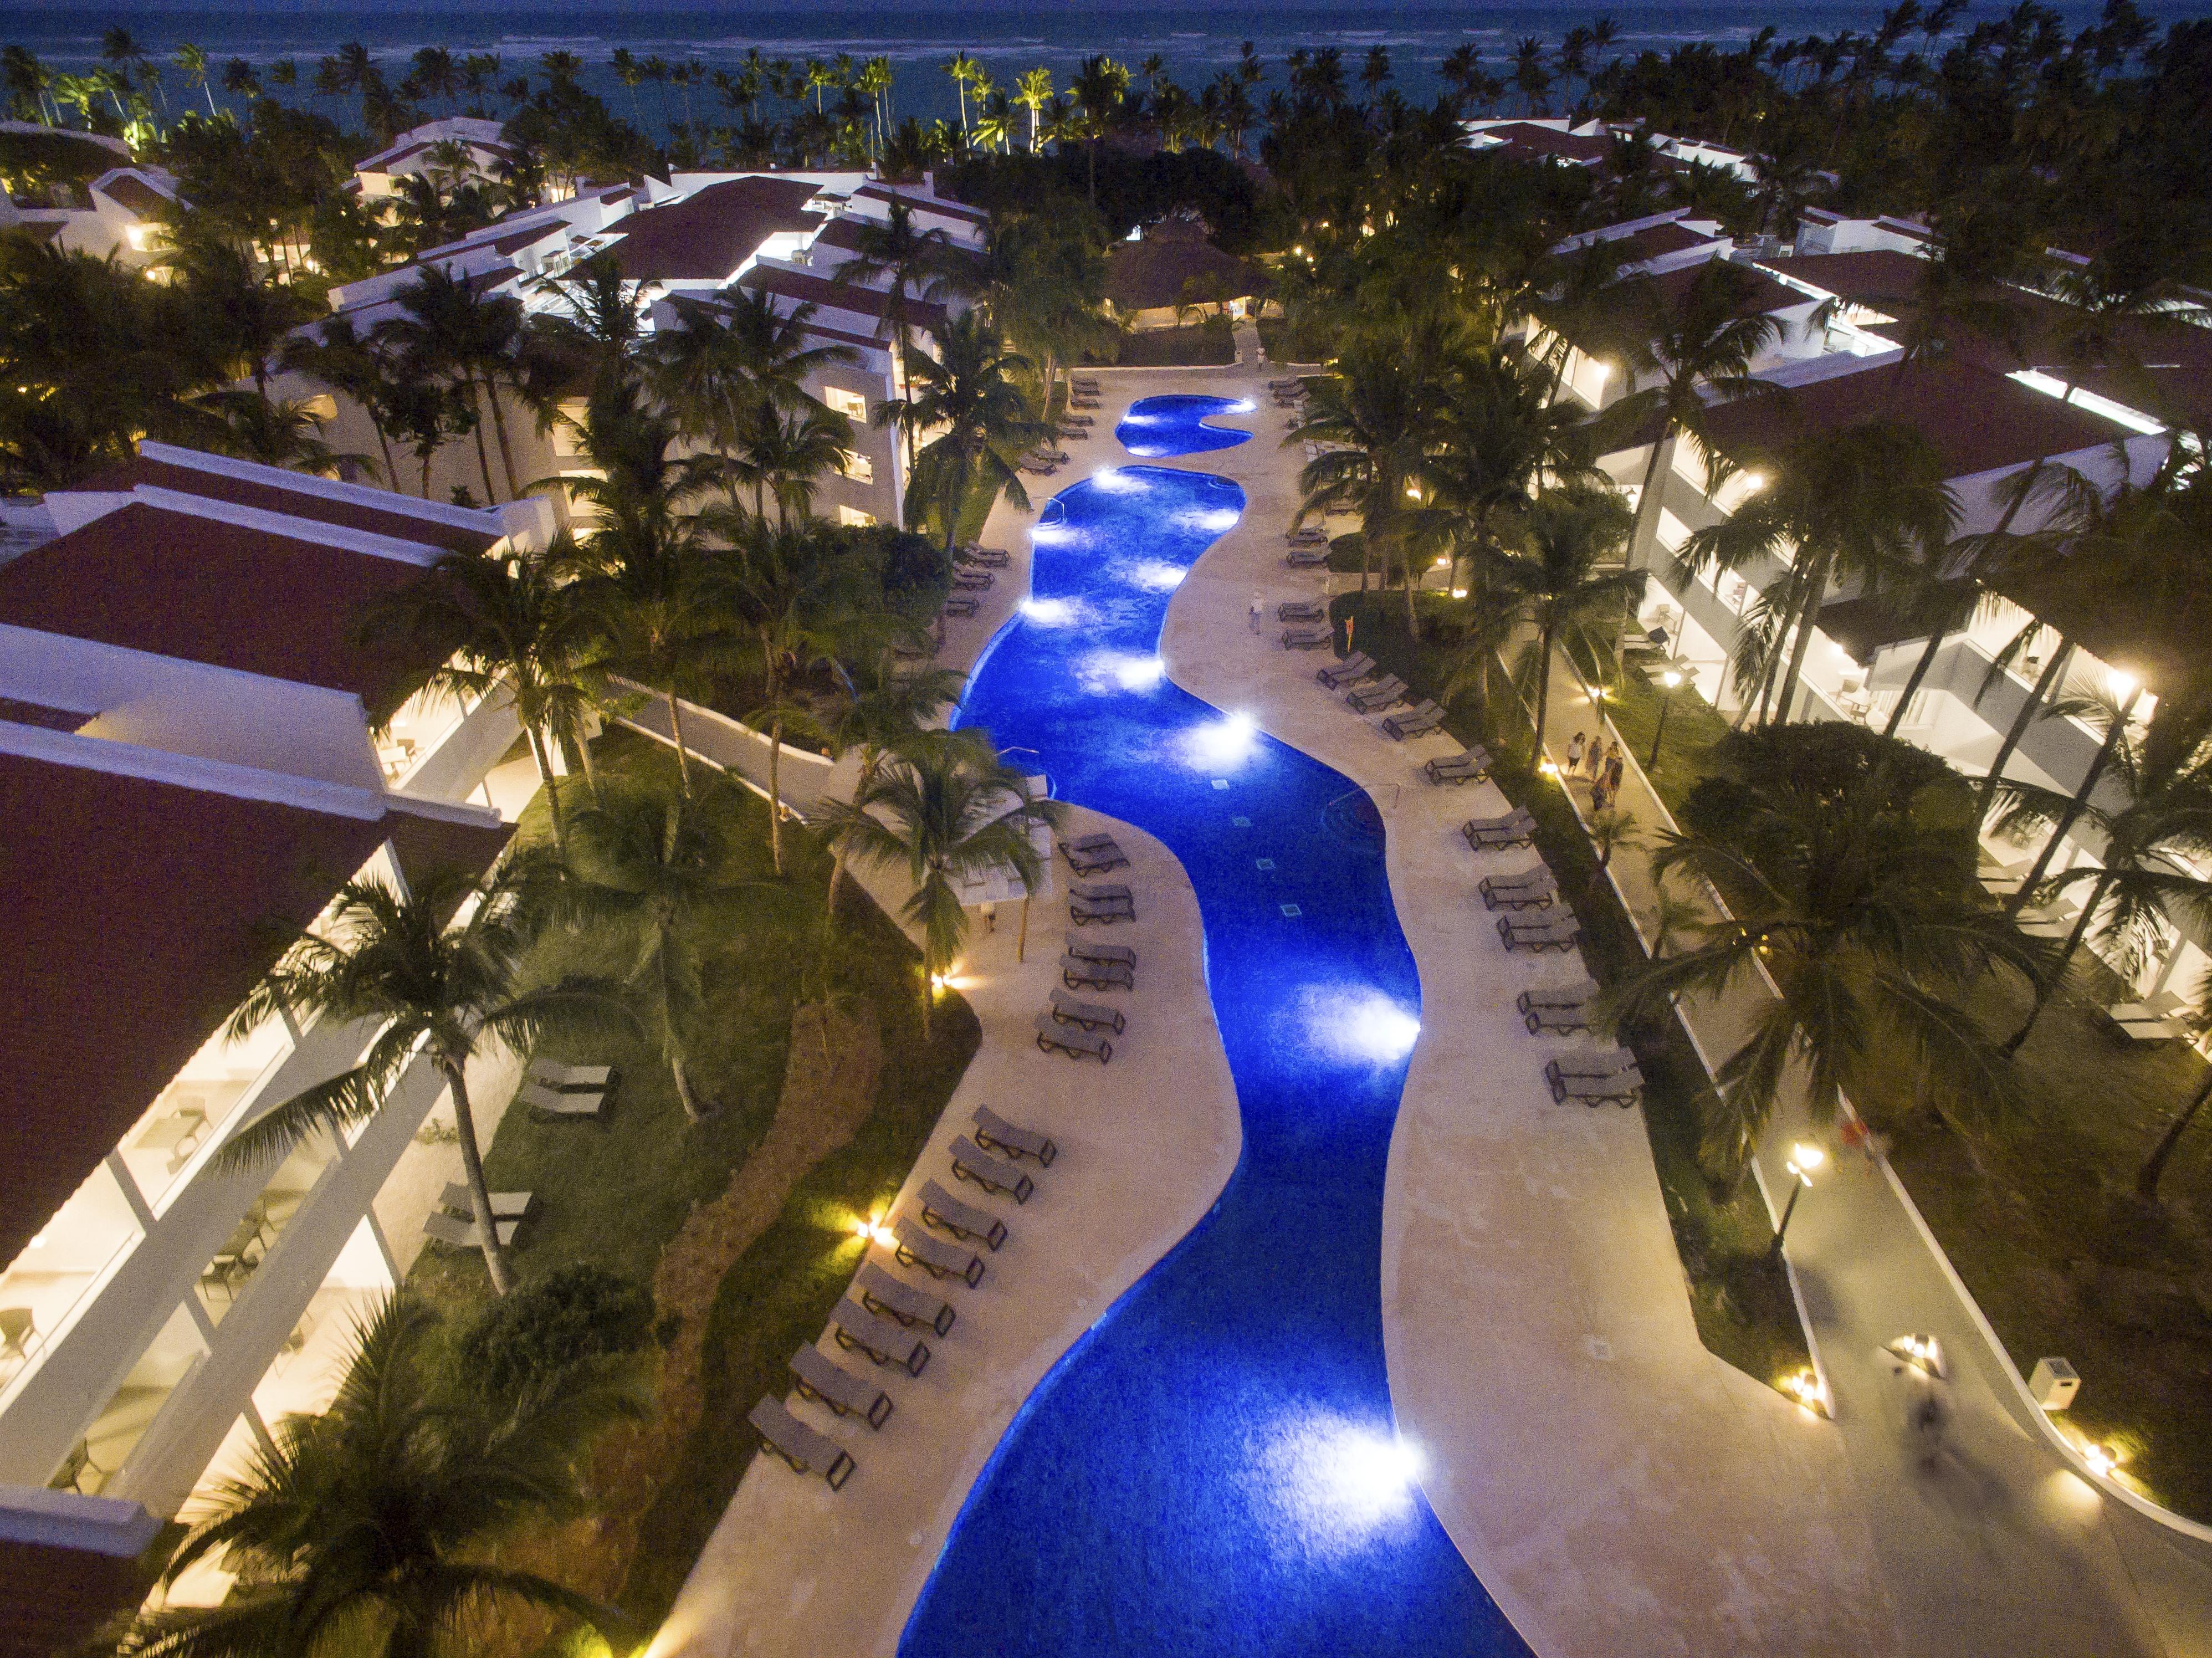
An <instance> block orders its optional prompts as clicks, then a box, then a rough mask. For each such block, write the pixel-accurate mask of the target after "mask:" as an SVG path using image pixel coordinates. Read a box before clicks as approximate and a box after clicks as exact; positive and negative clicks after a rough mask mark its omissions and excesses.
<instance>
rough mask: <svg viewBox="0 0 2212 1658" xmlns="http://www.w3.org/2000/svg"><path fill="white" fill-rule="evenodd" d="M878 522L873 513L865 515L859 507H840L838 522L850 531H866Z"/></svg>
mask: <svg viewBox="0 0 2212 1658" xmlns="http://www.w3.org/2000/svg"><path fill="white" fill-rule="evenodd" d="M875 521H876V515H875V514H874V513H864V512H862V511H861V510H860V508H859V507H839V508H838V509H837V522H838V523H840V524H842V525H844V526H845V527H846V528H847V529H848V530H865V529H866V528H867V527H868V526H869V525H872V524H873V523H874V522H875Z"/></svg>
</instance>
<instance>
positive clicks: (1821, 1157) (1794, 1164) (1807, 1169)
mask: <svg viewBox="0 0 2212 1658" xmlns="http://www.w3.org/2000/svg"><path fill="white" fill-rule="evenodd" d="M1827 1160H1828V1154H1827V1153H1826V1151H1822V1150H1821V1149H1820V1147H1819V1146H1817V1145H1814V1144H1813V1142H1812V1141H1810V1140H1800V1141H1798V1142H1797V1144H1796V1145H1793V1146H1791V1147H1790V1158H1789V1161H1788V1162H1786V1163H1784V1164H1783V1165H1782V1166H1783V1167H1784V1169H1788V1170H1789V1171H1790V1174H1791V1175H1793V1176H1794V1178H1793V1179H1792V1180H1791V1181H1790V1201H1789V1202H1788V1203H1786V1204H1784V1205H1783V1206H1782V1224H1781V1225H1779V1226H1778V1227H1776V1228H1775V1229H1774V1242H1773V1243H1772V1244H1771V1246H1770V1247H1769V1248H1768V1252H1767V1253H1768V1254H1771V1256H1772V1257H1773V1258H1774V1259H1775V1260H1781V1259H1782V1240H1783V1238H1784V1236H1786V1235H1787V1234H1788V1232H1789V1230H1790V1216H1792V1215H1794V1214H1796V1212H1797V1194H1798V1193H1801V1192H1802V1191H1803V1190H1804V1189H1805V1188H1806V1187H1808V1186H1810V1185H1811V1184H1812V1183H1813V1172H1814V1170H1815V1169H1818V1168H1820V1165H1821V1164H1822V1163H1826V1162H1827Z"/></svg>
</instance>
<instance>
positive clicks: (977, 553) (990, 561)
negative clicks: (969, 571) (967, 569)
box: [960, 542, 1014, 570]
mask: <svg viewBox="0 0 2212 1658" xmlns="http://www.w3.org/2000/svg"><path fill="white" fill-rule="evenodd" d="M1013 561H1014V556H1013V555H1012V553H1010V552H1008V551H1007V550H1006V549H1005V548H1003V547H981V546H978V545H976V544H975V543H974V542H970V543H969V544H968V545H966V546H965V547H963V548H962V549H961V550H960V562H962V563H963V564H980V565H981V566H982V567H983V568H985V569H987V570H1003V569H1005V568H1006V566H1008V565H1009V564H1011V563H1012V562H1013Z"/></svg>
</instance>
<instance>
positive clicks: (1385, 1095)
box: [900, 398, 1527, 1658]
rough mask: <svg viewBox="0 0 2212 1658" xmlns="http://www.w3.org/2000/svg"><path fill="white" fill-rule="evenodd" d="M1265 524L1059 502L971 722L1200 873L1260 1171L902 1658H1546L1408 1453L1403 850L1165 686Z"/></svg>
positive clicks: (1140, 1303)
mask: <svg viewBox="0 0 2212 1658" xmlns="http://www.w3.org/2000/svg"><path fill="white" fill-rule="evenodd" d="M1153 404H1166V405H1170V406H1169V407H1165V408H1161V409H1154V408H1153V407H1152V405H1153ZM1198 404H1208V405H1212V406H1211V407H1208V408H1200V407H1198V406H1196V405H1198ZM1228 407H1229V405H1226V404H1225V401H1224V400H1223V399H1219V398H1200V399H1188V398H1174V399H1170V398H1157V399H1146V401H1145V402H1144V403H1140V404H1138V405H1137V406H1136V408H1135V409H1133V410H1132V411H1131V415H1132V420H1131V422H1125V424H1124V429H1127V428H1128V426H1129V425H1130V424H1131V423H1136V429H1137V431H1138V432H1139V433H1141V434H1145V436H1146V439H1147V440H1150V441H1157V442H1165V441H1172V440H1173V439H1174V435H1175V434H1176V432H1177V431H1178V430H1181V431H1182V432H1183V433H1184V434H1185V435H1190V434H1203V437H1202V439H1200V441H1201V442H1202V444H1203V446H1205V447H1208V448H1214V447H1220V446H1223V445H1221V444H1219V443H1218V442H1214V441H1212V440H1213V439H1217V438H1221V437H1225V436H1228V435H1229V434H1225V433H1223V432H1222V431H1220V430H1219V428H1210V427H1205V426H1203V425H1201V424H1200V422H1201V421H1202V420H1203V418H1204V417H1205V416H1206V415H1207V414H1209V413H1214V414H1218V413H1221V412H1225V410H1227V408H1228ZM1140 414H1158V415H1162V416H1166V417H1167V418H1166V419H1164V420H1163V421H1161V422H1158V423H1153V422H1141V423H1138V422H1135V417H1136V416H1139V415H1140ZM1248 435H1249V434H1242V433H1240V434H1235V437H1236V438H1237V439H1238V440H1241V439H1243V438H1244V437H1246V436H1248ZM1243 506H1244V495H1243V490H1242V489H1239V488H1238V487H1237V485H1236V484H1235V483H1232V482H1231V481H1230V480H1229V479H1226V478H1223V477H1214V476H1212V475H1210V474H1207V473H1203V472H1188V471H1176V470H1171V469H1167V468H1161V467H1145V466H1132V467H1121V468H1113V469H1109V470H1107V471H1103V472H1101V473H1099V474H1097V476H1095V477H1092V478H1091V479H1089V480H1088V481H1086V482H1085V483H1078V484H1075V485H1073V487H1071V488H1069V489H1066V490H1064V491H1062V492H1061V493H1060V495H1058V496H1057V497H1056V498H1054V500H1053V501H1051V502H1050V503H1049V504H1048V506H1047V507H1046V508H1045V510H1044V512H1043V513H1042V514H1041V515H1040V517H1039V519H1038V522H1037V525H1036V533H1035V543H1036V556H1035V559H1034V563H1033V571H1032V578H1031V592H1032V596H1031V598H1030V600H1029V602H1028V603H1027V604H1025V606H1024V610H1023V611H1022V613H1020V614H1019V615H1018V616H1016V617H1015V618H1014V619H1013V620H1012V621H1011V622H1010V623H1008V624H1007V626H1006V629H1004V630H1002V631H1001V633H1000V635H999V637H998V638H997V639H996V640H995V641H994V642H993V644H992V647H991V648H990V650H989V651H988V652H987V653H986V655H985V658H984V659H983V660H982V661H981V663H979V664H978V665H977V669H976V672H975V677H974V680H973V682H972V683H971V687H970V689H969V695H968V699H967V701H966V703H965V705H964V708H963V712H962V714H961V720H962V723H963V724H975V725H982V726H988V727H989V728H990V729H991V731H992V732H993V734H994V737H995V738H997V740H998V741H999V743H1000V745H1001V746H1002V747H1005V748H1008V749H1015V748H1031V749H1034V750H1036V751H1037V752H1038V754H1039V755H1041V756H1042V766H1043V768H1044V769H1045V770H1046V771H1048V773H1049V774H1051V776H1052V779H1053V780H1054V785H1055V792H1056V793H1059V794H1060V795H1061V796H1062V797H1064V798H1066V799H1073V800H1078V801H1081V802H1084V803H1085V804H1087V805H1093V806H1096V807H1097V808H1099V809H1100V810H1102V811H1108V812H1111V813H1113V814H1114V815H1115V816H1116V817H1122V818H1125V819H1127V820H1128V821H1129V822H1132V823H1137V824H1139V825H1140V826H1142V827H1143V828H1144V829H1147V830H1149V831H1150V832H1151V833H1152V834H1153V835H1158V837H1159V838H1160V839H1161V840H1162V841H1164V842H1166V844H1167V845H1168V846H1169V847H1170V848H1171V849H1172V850H1173V851H1174V853H1176V856H1177V857H1178V858H1180V859H1182V864H1183V866H1184V867H1185V869H1186V870H1188V872H1189V875H1190V878H1191V880H1192V882H1193V884H1194V886H1195V888H1196V890H1197V893H1198V898H1199V902H1200V908H1201V911H1202V913H1203V915H1204V919H1205V927H1206V965H1207V976H1208V981H1209V986H1210V989H1211V993H1212V999H1213V1005H1214V1011H1215V1013H1216V1016H1217V1017H1218V1021H1219V1023H1220V1027H1221V1034H1222V1039H1223V1042H1224V1043H1225V1046H1226V1048H1227V1050H1228V1056H1229V1063H1230V1066H1231V1072H1233V1074H1234V1077H1235V1079H1236V1084H1237V1102H1238V1106H1239V1108H1240V1110H1241V1113H1242V1115H1243V1129H1244V1149H1243V1158H1242V1160H1241V1162H1240V1163H1239V1164H1238V1166H1237V1171H1236V1173H1235V1174H1234V1175H1233V1176H1232V1177H1231V1181H1230V1182H1229V1185H1228V1187H1226V1189H1225V1191H1224V1192H1223V1193H1222V1195H1221V1198H1220V1200H1219V1201H1218V1203H1217V1204H1216V1205H1215V1206H1214V1207H1213V1209H1212V1212H1210V1213H1209V1214H1208V1215H1207V1216H1206V1218H1205V1219H1204V1220H1203V1221H1202V1222H1200V1224H1199V1225H1198V1226H1197V1227H1196V1228H1195V1229H1194V1230H1193V1231H1192V1232H1191V1233H1190V1234H1189V1236H1187V1237H1185V1238H1184V1239H1183V1240H1182V1242H1180V1243H1178V1244H1177V1245H1176V1247H1175V1248H1173V1249H1172V1250H1171V1251H1170V1253H1169V1254H1167V1256H1166V1257H1165V1258H1164V1260H1161V1261H1160V1262H1159V1263H1158V1265H1157V1266H1154V1267H1153V1268H1152V1271H1151V1272H1148V1273H1146V1275H1145V1277H1144V1278H1141V1279H1140V1280H1139V1282H1138V1283H1137V1284H1135V1285H1134V1286H1133V1288H1132V1289H1131V1290H1130V1291H1128V1293H1127V1295H1125V1296H1123V1297H1121V1300H1120V1301H1119V1302H1117V1303H1115V1305H1114V1306H1113V1308H1111V1309H1109V1311H1108V1312H1107V1313H1106V1314H1105V1315H1103V1317H1102V1318H1101V1319H1100V1320H1099V1321H1098V1322H1097V1324H1096V1325H1095V1326H1093V1327H1092V1328H1091V1331H1090V1332H1089V1333H1087V1334H1086V1335H1085V1337H1084V1338H1083V1339H1082V1340H1081V1341H1079V1343H1078V1344H1077V1345H1075V1346H1074V1347H1073V1349H1071V1350H1070V1351H1068V1352H1067V1354H1066V1356H1065V1357H1062V1358H1061V1360H1060V1363H1058V1364H1057V1365H1056V1366H1054V1369H1053V1370H1052V1371H1051V1372H1050V1373H1049V1374H1048V1376H1046V1377H1045V1379H1044V1381H1043V1382H1042V1383H1041V1384H1040V1385H1039V1387H1038V1388H1037V1389H1036V1392H1035V1393H1034V1394H1032V1395H1031V1397H1030V1400H1029V1401H1028V1402H1027V1403H1026V1404H1025V1405H1024V1406H1023V1408H1022V1410H1021V1411H1020V1412H1019V1413H1018V1415H1017V1416H1016V1417H1015V1418H1014V1420H1013V1422H1012V1424H1011V1425H1010V1426H1009V1427H1008V1429H1007V1430H1006V1435H1005V1436H1004V1438H1003V1439H1002V1440H1001V1441H1000V1445H999V1447H998V1448H997V1450H996V1451H995V1452H994V1455H993V1456H992V1459H991V1461H990V1462H989V1463H988V1464H987V1466H986V1467H985V1469H984V1471H983V1473H982V1475H981V1478H980V1479H978V1480H977V1482H976V1484H975V1489H974V1490H973V1491H971V1492H970V1493H969V1498H968V1501H967V1503H966V1505H965V1507H964V1508H963V1510H962V1513H961V1515H960V1517H959V1519H958V1521H957V1523H956V1524H955V1525H954V1527H953V1529H952V1533H951V1537H950V1539H949V1540H947V1542H946V1545H945V1552H944V1553H943V1555H942V1556H941V1557H940V1558H939V1562H938V1564H937V1566H936V1569H935V1570H934V1571H933V1574H932V1576H931V1578H930V1581H929V1582H928V1584H927V1587H926V1588H924V1590H923V1592H922V1594H921V1599H920V1600H919V1601H918V1603H917V1604H916V1606H915V1610H914V1612H913V1614H912V1616H911V1618H910V1619H909V1620H908V1625H907V1627H906V1631H905V1632H904V1635H903V1636H902V1639H901V1643H900V1653H901V1655H902V1658H976V1655H980V1654H992V1655H1024V1658H1026V1655H1036V1658H1045V1655H1051V1658H1093V1655H1114V1658H1121V1655H1128V1658H1137V1655H1143V1658H1165V1655H1182V1654H1186V1653H1201V1652H1202V1653H1207V1654H1235V1655H1255V1658H1259V1655H1263V1658H1287V1655H1291V1654H1298V1655H1312V1654H1328V1655H1346V1658H1365V1655H1370V1654H1379V1653H1384V1652H1390V1653H1400V1654H1408V1655H1434V1658H1445V1655H1451V1658H1467V1655H1471V1654H1484V1655H1489V1654H1498V1655H1507V1654H1523V1653H1525V1652H1526V1651H1527V1649H1526V1648H1525V1647H1524V1646H1523V1645H1522V1643H1521V1642H1520V1640H1519V1637H1517V1636H1516V1635H1515V1634H1514V1632H1513V1631H1512V1630H1511V1628H1510V1625H1507V1623H1506V1622H1505V1619H1504V1617H1503V1615H1502V1614H1501V1613H1500V1612H1498V1608H1497V1607H1496V1606H1495V1605H1493V1604H1492V1601H1491V1600H1490V1599H1489V1597H1488V1596H1487V1595H1486V1594H1485V1593H1484V1591H1483V1588H1482V1586H1481V1584H1480V1582H1477V1581H1476V1579H1475V1577H1474V1574H1473V1573H1472V1572H1471V1571H1469V1570H1468V1567H1467V1565H1466V1563H1465V1562H1464V1561H1463V1560H1462V1558H1460V1556H1459V1553H1458V1552H1457V1551H1456V1550H1455V1549H1454V1547H1453V1546H1452V1544H1451V1541H1450V1540H1449V1538H1447V1537H1446V1536H1445V1534H1444V1533H1443V1528H1442V1527H1440V1526H1439V1525H1438V1524H1437V1521H1436V1519H1435V1517H1434V1516H1433V1515H1431V1512H1430V1511H1429V1508H1428V1505H1427V1503H1425V1501H1424V1499H1423V1498H1422V1496H1421V1494H1420V1491H1419V1489H1418V1487H1417V1486H1416V1485H1414V1484H1413V1477H1414V1475H1415V1473H1417V1471H1418V1466H1419V1465H1418V1457H1419V1450H1418V1448H1416V1447H1413V1446H1410V1445H1407V1444H1404V1443H1402V1442H1400V1441H1399V1440H1398V1439H1397V1438H1396V1437H1395V1434H1394V1431H1393V1426H1392V1418H1391V1412H1390V1401H1389V1388H1388V1384H1387V1382H1386V1380H1385V1376H1384V1372H1383V1331H1382V1312H1381V1276H1380V1275H1381V1266H1380V1263H1381V1254H1382V1226H1383V1169H1384V1163H1385V1162H1386V1159H1387V1157H1388V1155H1389V1144H1390V1129H1391V1124H1392V1121H1394V1119H1395V1115H1396V1113H1397V1108H1398V1097H1399V1091H1400V1089H1401V1085H1402V1084H1403V1082H1404V1079H1405V1072H1406V1060H1407V1054H1408V1052H1409V1051H1410V1050H1411V1048H1412V1047H1413V1039H1414V1037H1415V1035H1417V1034H1418V1033H1419V1011H1420V986H1419V981H1418V978H1417V976H1416V975H1415V971H1414V966H1413V957H1412V955H1411V953H1410V951H1409V950H1407V945H1406V942H1405V938H1404V936H1403V935H1402V934H1401V932H1400V931H1399V928H1398V922H1397V917H1396V914H1395V910H1394V909H1393V908H1392V905H1391V901H1390V893H1389V884H1388V882H1387V880H1386V878H1385V875H1384V870H1383V827H1382V823H1381V821H1380V819H1379V817H1377V816H1376V813H1375V812H1374V811H1373V809H1372V807H1371V806H1370V804H1369V802H1368V800H1367V799H1366V797H1365V795H1364V794H1363V793H1360V792H1359V791H1358V789H1356V788H1355V787H1354V786H1353V785H1352V782H1351V781H1350V780H1348V779H1346V777H1344V776H1342V775H1341V774H1339V773H1337V772H1334V771H1332V770H1331V769H1329V768H1328V767H1326V766H1323V765H1322V764H1320V763H1319V762H1316V761H1314V760H1312V759H1310V758H1309V757H1308V756H1305V755H1304V754H1302V753H1300V752H1299V751H1297V750H1295V749H1291V748H1288V747H1285V745H1283V744H1279V743H1277V742H1274V741H1273V740H1272V739H1271V738H1267V737H1265V736H1264V735H1261V734H1260V733H1259V732H1257V731H1256V730H1255V728H1254V726H1253V725H1252V723H1251V722H1250V721H1249V720H1247V719H1244V718H1242V717H1240V716H1239V715H1238V714H1236V713H1235V711H1233V710H1231V711H1224V710H1222V709H1218V708H1212V707H1211V706H1209V705H1207V704H1206V703H1204V702H1201V701H1199V700H1198V699H1197V698H1195V697H1193V696H1191V695H1188V694H1187V693H1185V692H1184V691H1182V690H1181V689H1177V688H1176V686H1175V685H1173V684H1171V683H1169V682H1168V680H1167V678H1166V677H1165V671H1164V667H1163V665H1162V664H1161V661H1160V658H1159V655H1158V646H1159V636H1160V628H1161V624H1162V623H1163V621H1164V618H1165V616H1166V612H1167V606H1168V601H1169V599H1170V597H1171V596H1172V595H1173V593H1174V591H1175V589H1176V586H1177V584H1178V583H1180V582H1181V580H1182V578H1183V575H1184V574H1185V573H1186V572H1187V571H1188V569H1189V568H1190V566H1191V564H1192V563H1193V562H1195V561H1196V559H1197V558H1198V556H1199V555H1200V554H1201V553H1202V552H1204V551H1205V550H1206V548H1207V547H1208V546H1210V545H1211V544H1212V543H1213V541H1214V540H1215V539H1216V538H1217V537H1219V536H1220V535H1221V534H1222V533H1223V532H1224V531H1227V530H1228V529H1230V528H1231V526H1233V525H1235V524H1236V522H1237V519H1238V517H1239V515H1240V513H1242V511H1243ZM1129 1011H1130V1014H1131V1018H1132V1035H1131V1040H1133V1041H1138V1042H1141V1041H1142V1040H1144V1034H1143V1033H1144V1029H1145V1026H1146V1023H1148V1022H1150V1021H1154V1020H1164V1019H1167V1018H1170V1017H1173V1010H1172V1009H1170V1008H1167V1007H1164V1006H1154V1005H1149V1004H1148V1003H1147V1002H1146V999H1145V997H1144V994H1143V993H1142V992H1141V990H1140V991H1139V993H1138V994H1137V996H1136V998H1135V999H1134V1000H1133V1002H1131V1003H1130V1004H1129ZM1470 1339H1480V1334H1479V1333H1470Z"/></svg>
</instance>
